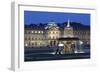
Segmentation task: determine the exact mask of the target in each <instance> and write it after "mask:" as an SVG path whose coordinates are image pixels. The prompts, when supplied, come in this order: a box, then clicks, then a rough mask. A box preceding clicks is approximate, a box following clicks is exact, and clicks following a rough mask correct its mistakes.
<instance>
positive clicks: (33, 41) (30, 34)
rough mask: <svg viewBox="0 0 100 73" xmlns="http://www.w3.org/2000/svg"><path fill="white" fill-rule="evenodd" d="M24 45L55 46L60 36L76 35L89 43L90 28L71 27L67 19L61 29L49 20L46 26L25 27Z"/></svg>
mask: <svg viewBox="0 0 100 73" xmlns="http://www.w3.org/2000/svg"><path fill="white" fill-rule="evenodd" d="M24 36H25V38H24V46H25V47H42V46H57V45H58V43H59V41H58V39H59V38H61V37H77V38H79V39H80V40H81V41H82V42H83V43H85V44H89V45H90V29H79V28H77V29H76V30H74V29H73V27H72V26H71V25H70V21H69V20H68V23H67V25H66V26H65V27H64V28H63V29H61V28H60V27H59V26H58V25H57V24H56V23H55V22H53V21H52V22H49V23H48V24H47V26H46V27H41V28H36V27H33V28H25V33H24Z"/></svg>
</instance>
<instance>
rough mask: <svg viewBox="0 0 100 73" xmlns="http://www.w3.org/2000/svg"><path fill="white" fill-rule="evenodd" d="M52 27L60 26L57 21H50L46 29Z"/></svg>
mask: <svg viewBox="0 0 100 73" xmlns="http://www.w3.org/2000/svg"><path fill="white" fill-rule="evenodd" d="M51 27H56V28H58V26H57V24H56V23H55V22H53V21H52V22H49V23H48V24H47V26H46V27H45V29H47V28H51Z"/></svg>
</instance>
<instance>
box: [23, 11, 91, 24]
mask: <svg viewBox="0 0 100 73" xmlns="http://www.w3.org/2000/svg"><path fill="white" fill-rule="evenodd" d="M68 19H70V21H71V22H78V23H82V24H84V25H90V14H84V13H81V14H80V13H61V12H36V11H24V23H25V24H28V25H29V24H38V23H48V22H50V21H51V20H53V21H55V22H56V23H63V22H67V20H68Z"/></svg>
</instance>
